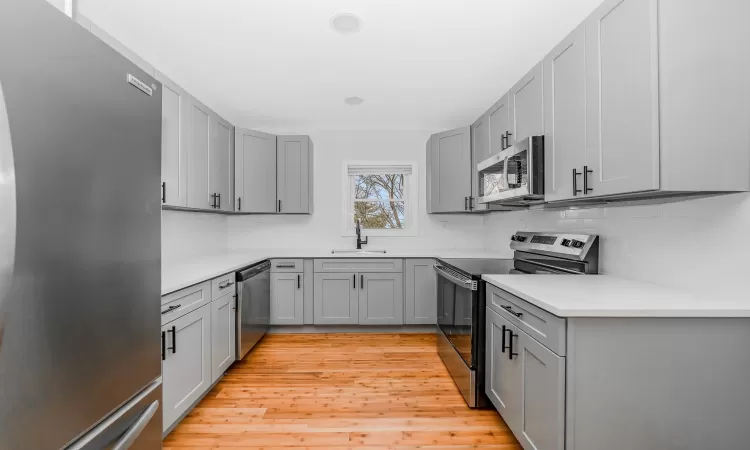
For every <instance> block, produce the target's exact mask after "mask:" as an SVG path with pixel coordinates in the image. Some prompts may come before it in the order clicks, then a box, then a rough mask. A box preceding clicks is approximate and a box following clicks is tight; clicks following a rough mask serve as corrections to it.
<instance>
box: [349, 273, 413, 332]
mask: <svg viewBox="0 0 750 450" xmlns="http://www.w3.org/2000/svg"><path fill="white" fill-rule="evenodd" d="M359 289H360V290H359V294H358V295H359V324H360V325H402V324H403V323H404V276H403V275H402V274H400V273H361V274H359Z"/></svg>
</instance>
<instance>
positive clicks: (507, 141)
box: [505, 131, 513, 148]
mask: <svg viewBox="0 0 750 450" xmlns="http://www.w3.org/2000/svg"><path fill="white" fill-rule="evenodd" d="M511 136H513V133H511V132H510V131H508V132H506V133H505V145H506V147H505V148H510V147H511V145H510V137H511Z"/></svg>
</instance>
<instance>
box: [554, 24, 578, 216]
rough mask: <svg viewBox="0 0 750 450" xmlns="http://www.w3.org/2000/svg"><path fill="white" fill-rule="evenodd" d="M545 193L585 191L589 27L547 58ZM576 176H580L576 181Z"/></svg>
mask: <svg viewBox="0 0 750 450" xmlns="http://www.w3.org/2000/svg"><path fill="white" fill-rule="evenodd" d="M544 85H545V87H544V93H545V95H544V103H545V106H544V114H545V117H546V118H545V120H544V197H545V200H547V201H555V200H564V199H569V198H573V197H575V196H576V195H578V196H582V195H583V192H578V193H574V192H573V187H574V182H575V183H576V190H581V189H583V178H582V175H574V174H573V170H574V169H575V170H576V173H577V174H581V171H582V170H583V166H584V165H585V164H586V27H585V26H584V25H582V26H580V27H578V28H577V29H576V30H575V31H573V33H571V34H570V35H569V36H568V37H566V38H565V40H563V41H562V42H561V43H560V44H559V45H558V46H557V47H555V49H554V50H552V52H550V54H549V55H547V57H546V58H544ZM574 177H575V178H576V179H575V181H574Z"/></svg>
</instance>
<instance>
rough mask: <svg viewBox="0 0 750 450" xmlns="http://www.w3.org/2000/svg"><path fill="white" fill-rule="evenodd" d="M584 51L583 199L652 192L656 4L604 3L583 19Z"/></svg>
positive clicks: (655, 175)
mask: <svg viewBox="0 0 750 450" xmlns="http://www.w3.org/2000/svg"><path fill="white" fill-rule="evenodd" d="M586 50H587V51H586V53H587V74H586V79H587V88H586V92H587V104H588V120H587V122H586V125H587V128H588V142H589V145H588V155H587V163H588V164H587V165H588V169H589V170H591V171H592V172H591V173H589V174H586V176H587V182H588V186H589V187H590V188H592V189H593V190H592V191H590V192H588V193H587V195H588V196H600V195H610V194H623V193H628V192H638V191H648V190H653V189H658V188H659V82H658V58H659V52H658V41H657V1H656V0H607V1H606V2H604V4H603V5H602V6H600V7H599V8H598V9H597V10H596V11H595V12H594V13H593V14H592V15H591V16H590V17H589V18H588V19H587V20H586ZM696 123H699V122H696ZM686 131H687V130H686Z"/></svg>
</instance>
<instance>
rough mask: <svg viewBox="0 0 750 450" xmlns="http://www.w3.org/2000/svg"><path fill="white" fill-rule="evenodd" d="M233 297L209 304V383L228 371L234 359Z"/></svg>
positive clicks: (229, 296)
mask: <svg viewBox="0 0 750 450" xmlns="http://www.w3.org/2000/svg"><path fill="white" fill-rule="evenodd" d="M235 301H236V300H235V295H234V294H228V295H225V296H223V297H221V298H219V299H218V300H215V301H213V302H212V303H211V305H210V306H211V336H212V337H211V383H213V382H215V381H216V380H218V379H219V377H220V376H221V375H222V374H223V373H224V372H226V371H227V369H229V366H231V365H232V363H233V362H234V359H235V351H236V350H235V333H236V322H235V319H236V306H235Z"/></svg>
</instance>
